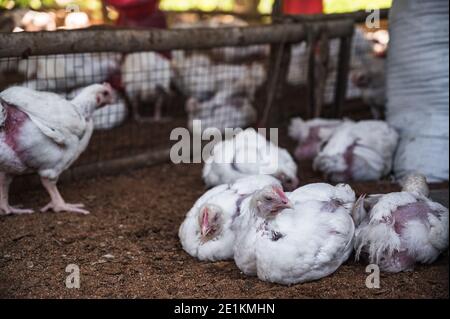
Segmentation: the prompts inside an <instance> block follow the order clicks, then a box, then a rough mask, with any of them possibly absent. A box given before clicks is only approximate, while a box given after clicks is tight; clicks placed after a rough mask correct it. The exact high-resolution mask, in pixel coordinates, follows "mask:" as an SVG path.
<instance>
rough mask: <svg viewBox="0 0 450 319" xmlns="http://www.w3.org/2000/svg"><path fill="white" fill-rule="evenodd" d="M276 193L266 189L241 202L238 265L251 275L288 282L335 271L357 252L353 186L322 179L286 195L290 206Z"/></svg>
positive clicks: (278, 281)
mask: <svg viewBox="0 0 450 319" xmlns="http://www.w3.org/2000/svg"><path fill="white" fill-rule="evenodd" d="M315 192H317V193H318V194H320V196H319V197H317V196H314V193H315ZM304 193H305V194H304ZM273 197H274V196H273V195H272V191H271V190H270V189H263V190H262V191H260V192H257V193H256V194H255V195H254V196H253V197H252V198H250V199H246V200H245V201H244V202H243V203H242V208H241V210H242V213H241V215H240V217H238V219H237V220H236V225H237V227H236V228H237V231H236V244H235V250H234V259H235V262H236V265H237V266H238V267H239V268H240V269H241V270H242V271H243V272H244V273H245V274H247V275H257V276H258V278H259V279H261V280H264V281H269V282H275V283H280V284H285V285H290V284H296V283H301V282H306V281H312V280H316V279H319V278H322V277H325V276H328V275H330V274H332V273H333V272H335V271H336V269H337V268H338V267H339V266H340V265H341V264H342V263H343V262H345V261H346V260H347V259H348V257H349V256H350V254H351V252H352V250H353V235H354V231H355V226H354V223H353V220H352V218H351V214H350V213H351V210H352V208H353V205H354V202H355V193H354V192H353V190H352V189H351V188H350V187H349V186H348V185H339V186H337V187H336V188H335V187H333V186H331V185H328V184H323V183H321V184H312V185H307V186H305V187H301V188H299V189H297V190H296V191H294V192H293V193H291V194H287V201H286V199H285V200H284V202H287V203H288V204H287V205H280V204H278V203H276V200H275V204H274V198H273ZM280 208H281V209H280Z"/></svg>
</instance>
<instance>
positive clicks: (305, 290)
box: [0, 163, 449, 298]
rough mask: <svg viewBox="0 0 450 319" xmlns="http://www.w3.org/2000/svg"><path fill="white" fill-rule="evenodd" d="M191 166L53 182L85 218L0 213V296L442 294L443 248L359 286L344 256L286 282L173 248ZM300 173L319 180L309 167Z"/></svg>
mask: <svg viewBox="0 0 450 319" xmlns="http://www.w3.org/2000/svg"><path fill="white" fill-rule="evenodd" d="M303 167H308V166H307V164H306V163H304V165H303ZM200 172H201V166H199V165H171V164H164V165H159V166H154V167H149V168H146V169H142V170H137V171H130V172H124V173H123V174H122V175H120V176H116V177H100V178H96V179H91V180H84V181H79V182H75V183H71V184H66V185H62V186H61V191H62V193H63V194H64V195H65V197H66V199H67V200H68V201H73V202H78V201H83V202H84V203H85V204H87V206H88V208H89V209H90V210H91V215H88V216H79V215H74V214H68V213H59V214H56V213H45V214H43V213H36V214H33V215H28V216H8V217H1V218H0V229H1V230H2V231H1V233H2V234H1V236H0V297H5V298H48V297H52V298H76V297H87V298H109V297H114V298H120V297H125V298H397V297H402V298H448V273H449V271H448V253H446V254H445V255H444V256H441V257H440V258H439V260H438V261H437V262H435V263H434V264H432V265H429V266H417V268H416V269H415V271H414V272H407V273H401V274H382V276H381V288H380V289H368V288H366V286H365V279H366V276H367V274H366V273H365V265H364V264H358V263H355V262H353V261H349V262H347V263H346V264H344V265H343V266H342V267H341V268H340V269H339V270H338V271H337V272H336V273H335V274H333V275H332V276H330V277H327V278H323V279H322V280H319V281H316V282H312V283H306V284H300V285H294V286H291V287H285V286H280V285H276V284H269V283H265V282H262V281H259V280H258V279H256V278H250V277H246V276H244V275H243V274H241V273H240V271H239V270H238V269H237V268H236V266H235V265H234V263H233V262H232V261H227V262H216V263H207V262H199V261H197V260H195V259H194V258H192V257H190V256H189V255H188V254H186V253H185V252H184V251H183V250H182V249H181V247H180V244H179V241H178V238H177V231H178V226H179V225H180V223H181V221H182V220H183V218H184V215H185V213H186V212H187V211H188V210H189V208H190V207H191V205H192V204H193V202H194V201H195V200H196V199H197V198H198V197H199V196H200V195H201V194H202V193H203V192H204V190H205V188H204V186H203V183H202V181H201V178H200ZM302 177H303V182H310V181H315V180H319V179H318V178H317V176H315V175H314V174H313V173H312V172H310V171H308V170H304V171H302ZM353 186H354V187H355V189H356V190H357V191H358V192H387V191H390V190H393V189H396V186H395V185H392V184H390V183H388V182H378V183H371V184H353ZM442 186H443V187H446V188H448V184H446V185H441V186H440V187H442ZM13 197H14V198H13V201H14V203H23V204H24V205H25V206H32V207H34V208H37V207H40V206H42V205H44V204H46V202H47V200H48V198H47V195H46V194H45V192H44V191H43V190H42V189H41V188H39V189H37V190H34V191H30V192H22V193H20V194H14V196H13ZM106 254H111V255H113V256H114V258H105V257H103V256H104V255H106ZM72 263H73V264H77V265H79V266H80V269H81V288H80V289H78V290H77V289H67V288H66V287H65V284H64V282H65V278H66V276H67V275H68V274H67V273H66V272H65V268H66V266H67V265H68V264H72Z"/></svg>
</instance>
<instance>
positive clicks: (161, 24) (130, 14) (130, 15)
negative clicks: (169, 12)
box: [105, 0, 167, 29]
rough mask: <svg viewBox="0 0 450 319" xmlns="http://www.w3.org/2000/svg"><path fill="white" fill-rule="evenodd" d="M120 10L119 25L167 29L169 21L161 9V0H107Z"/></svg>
mask: <svg viewBox="0 0 450 319" xmlns="http://www.w3.org/2000/svg"><path fill="white" fill-rule="evenodd" d="M105 3H106V4H107V5H111V6H113V7H114V8H115V9H116V10H117V11H119V20H118V21H117V25H120V26H125V27H141V28H159V29H166V28H167V21H166V17H165V15H164V13H163V12H162V11H161V10H159V0H105Z"/></svg>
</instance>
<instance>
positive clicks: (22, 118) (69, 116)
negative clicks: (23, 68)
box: [0, 84, 113, 214]
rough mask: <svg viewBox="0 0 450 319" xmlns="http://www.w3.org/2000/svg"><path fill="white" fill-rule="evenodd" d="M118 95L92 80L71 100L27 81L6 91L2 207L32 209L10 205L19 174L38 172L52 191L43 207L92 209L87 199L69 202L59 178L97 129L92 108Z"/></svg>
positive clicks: (1, 98) (0, 149)
mask: <svg viewBox="0 0 450 319" xmlns="http://www.w3.org/2000/svg"><path fill="white" fill-rule="evenodd" d="M112 99H113V94H112V90H111V87H110V86H109V85H108V84H106V85H100V84H94V85H91V86H89V87H87V88H86V89H84V90H83V91H82V92H81V93H80V94H79V95H77V96H76V97H75V98H74V99H72V100H71V101H67V100H65V99H63V98H61V97H60V96H59V95H57V94H54V93H47V92H37V91H34V90H31V89H28V88H24V87H11V88H9V89H7V90H5V91H3V92H1V93H0V103H1V105H0V212H2V213H3V214H14V213H16V214H21V213H32V211H31V210H28V209H19V208H16V207H12V206H10V205H9V201H8V191H9V185H10V182H11V180H12V177H13V176H14V175H20V174H24V173H29V172H37V173H38V174H39V175H40V177H41V182H42V184H43V186H44V187H45V188H46V190H47V191H48V193H49V194H50V197H51V202H50V203H49V204H48V205H46V206H45V207H44V208H42V209H41V211H43V212H45V211H48V210H53V211H55V212H60V211H68V212H75V213H82V214H87V213H89V212H88V211H87V210H85V209H83V205H81V204H68V203H66V202H65V201H64V199H63V198H62V196H61V194H60V193H59V191H58V188H57V186H56V183H57V180H58V177H59V175H60V174H61V173H62V172H63V171H64V170H65V169H67V168H68V167H69V166H70V165H71V164H72V163H73V162H74V161H75V160H76V159H77V158H78V157H79V155H80V154H81V153H82V152H83V151H84V150H85V149H86V147H87V145H88V143H89V140H90V138H91V136H92V132H93V129H94V124H93V120H92V114H93V113H94V111H95V110H96V109H97V108H99V107H101V106H103V105H106V104H109V103H112V102H113V101H112Z"/></svg>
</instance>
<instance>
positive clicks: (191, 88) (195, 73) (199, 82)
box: [172, 51, 217, 102]
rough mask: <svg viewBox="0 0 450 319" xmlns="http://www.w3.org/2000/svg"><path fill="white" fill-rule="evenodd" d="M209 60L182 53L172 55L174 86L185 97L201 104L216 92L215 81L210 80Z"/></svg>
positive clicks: (204, 57) (202, 56)
mask: <svg viewBox="0 0 450 319" xmlns="http://www.w3.org/2000/svg"><path fill="white" fill-rule="evenodd" d="M211 67H212V62H211V59H210V58H209V57H208V56H206V55H204V54H196V53H194V54H191V55H189V56H187V55H186V54H185V53H184V52H183V51H176V52H175V54H174V55H173V60H172V68H173V72H174V84H175V85H176V86H177V88H178V89H179V90H180V91H181V92H182V93H183V94H184V95H186V96H189V97H193V98H195V99H197V100H199V101H201V102H203V101H206V100H209V99H211V98H212V97H213V96H214V94H215V92H216V91H217V90H216V81H215V80H214V79H211V70H210V69H211Z"/></svg>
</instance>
